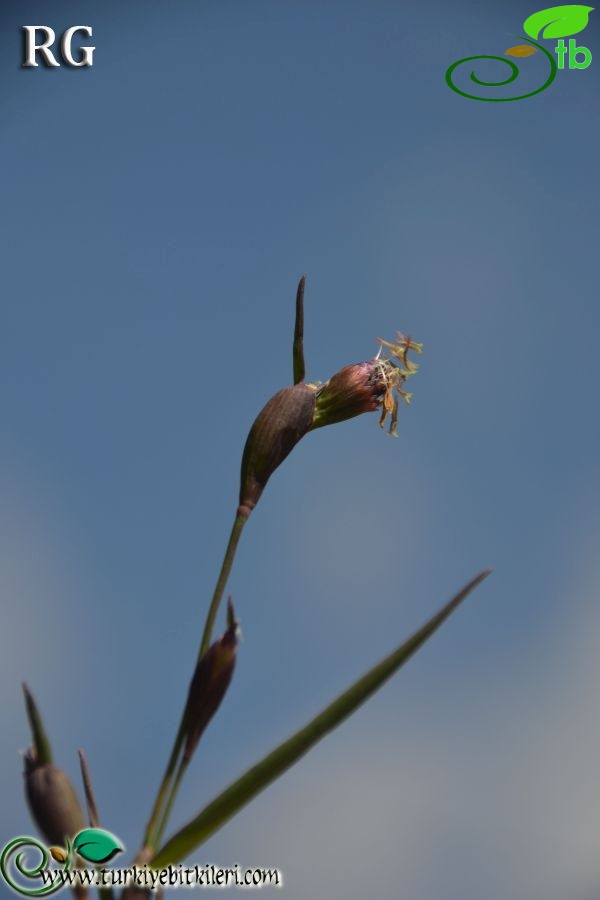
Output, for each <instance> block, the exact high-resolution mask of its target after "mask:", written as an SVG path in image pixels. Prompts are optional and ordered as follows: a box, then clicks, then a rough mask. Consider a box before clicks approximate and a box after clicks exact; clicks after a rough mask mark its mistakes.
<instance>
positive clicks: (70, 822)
mask: <svg viewBox="0 0 600 900" xmlns="http://www.w3.org/2000/svg"><path fill="white" fill-rule="evenodd" d="M24 776H25V794H26V796H27V802H28V804H29V809H30V810H31V815H32V816H33V819H34V821H35V823H36V825H37V827H38V828H39V830H40V831H41V833H42V834H43V836H44V837H45V838H46V840H47V841H48V842H49V843H51V844H63V843H64V842H65V839H66V838H72V837H73V836H74V835H75V834H77V833H78V832H79V831H81V830H82V829H83V828H85V821H84V818H83V812H82V811H81V806H80V804H79V800H78V799H77V794H76V793H75V789H74V787H73V785H72V784H71V781H70V779H69V776H68V775H67V774H66V773H65V772H63V771H62V769H59V768H58V767H57V766H55V765H54V764H53V763H42V764H38V763H37V760H36V755H35V751H34V750H33V749H32V750H29V751H28V752H27V753H26V754H25V771H24Z"/></svg>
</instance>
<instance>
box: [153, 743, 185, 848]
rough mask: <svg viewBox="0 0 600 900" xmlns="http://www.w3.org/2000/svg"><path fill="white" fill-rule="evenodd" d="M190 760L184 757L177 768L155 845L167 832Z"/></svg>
mask: <svg viewBox="0 0 600 900" xmlns="http://www.w3.org/2000/svg"><path fill="white" fill-rule="evenodd" d="M188 764H189V761H186V760H185V759H182V760H181V761H180V763H179V769H178V770H177V775H176V776H175V780H174V781H173V786H172V787H171V793H170V794H169V799H168V800H167V802H166V804H165V809H164V812H163V814H162V818H161V820H160V825H159V826H158V828H157V830H156V834H155V836H154V840H153V845H154V847H155V848H156V847H158V846H159V844H160V842H161V841H162V839H163V835H164V833H165V829H166V827H167V823H168V821H169V816H170V815H171V810H172V809H173V804H174V802H175V797H176V796H177V793H178V791H179V785H180V784H181V781H182V779H183V776H184V775H185V773H186V772H187V767H188Z"/></svg>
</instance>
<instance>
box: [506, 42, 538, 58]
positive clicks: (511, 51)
mask: <svg viewBox="0 0 600 900" xmlns="http://www.w3.org/2000/svg"><path fill="white" fill-rule="evenodd" d="M534 53H537V47H532V46H531V44H518V45H517V46H516V47H509V48H508V50H505V51H504V55H505V56H532V55H533V54H534Z"/></svg>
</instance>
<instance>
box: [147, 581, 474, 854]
mask: <svg viewBox="0 0 600 900" xmlns="http://www.w3.org/2000/svg"><path fill="white" fill-rule="evenodd" d="M490 571H491V570H490V569H485V570H484V571H483V572H480V574H479V575H477V576H476V577H475V578H473V580H472V581H470V582H469V583H468V584H467V585H466V586H465V587H464V588H463V589H462V590H461V591H459V593H458V594H456V596H455V597H453V598H452V600H450V602H449V603H447V604H446V606H444V607H442V609H441V610H440V611H439V612H438V613H437V614H436V615H435V616H433V617H432V618H431V619H430V620H429V621H428V622H427V623H426V624H425V625H423V627H422V628H420V629H419V630H418V631H416V632H415V633H414V634H413V635H412V637H410V638H409V639H408V640H407V641H405V642H404V643H403V644H401V645H400V646H399V647H398V648H397V649H396V650H394V651H393V652H392V653H390V655H389V656H386V657H385V659H383V660H382V661H381V662H380V663H378V664H377V665H376V666H374V667H373V668H372V669H370V670H369V671H368V672H367V674H366V675H363V677H362V678H360V679H359V680H358V681H357V682H355V683H354V684H353V685H352V687H350V688H349V689H348V690H347V691H345V692H344V693H343V694H341V695H340V696H339V697H338V698H337V699H336V700H334V701H333V703H331V704H330V705H329V706H327V707H326V708H325V709H324V710H323V712H321V713H320V714H319V715H318V716H316V717H315V718H314V719H313V720H312V721H311V722H309V723H308V725H306V726H305V727H304V728H302V729H300V731H297V732H296V734H294V735H292V737H291V738H288V740H287V741H284V742H283V744H280V745H279V747H277V748H276V749H275V750H273V751H272V752H271V753H269V754H268V756H265V758H264V759H262V760H261V761H260V762H259V763H257V764H256V765H255V766H253V767H252V768H251V769H249V770H248V771H247V772H246V773H245V774H244V775H242V777H241V778H238V780H237V781H234V782H233V784H231V785H230V786H229V787H228V788H227V789H226V790H225V791H223V793H222V794H220V795H219V796H218V797H217V798H216V799H215V800H213V801H212V803H209V804H208V806H206V807H205V808H204V809H203V810H202V811H201V812H200V813H199V815H198V816H196V818H195V819H192V821H191V822H188V823H187V825H184V827H183V828H182V829H181V830H180V831H178V832H177V834H175V835H174V837H172V838H171V839H170V840H169V841H168V842H167V843H166V844H165V845H164V846H163V847H162V848H161V849H160V850H159V851H158V853H157V854H156V856H155V857H154V859H153V860H152V866H153V868H156V869H160V868H163V867H164V866H167V865H170V864H173V863H177V862H179V861H180V860H182V859H183V858H184V857H186V856H187V855H188V854H189V853H190V852H191V851H192V850H195V849H196V847H198V846H199V845H200V844H202V843H203V842H204V841H205V840H206V839H207V838H208V837H210V835H211V834H213V833H214V832H215V831H217V829H219V828H220V827H221V826H222V825H224V824H225V822H227V821H228V820H229V819H231V818H232V816H234V815H235V814H236V813H237V812H239V810H240V809H242V807H244V806H245V805H246V804H247V803H249V802H250V800H252V799H253V798H254V797H256V795H257V794H259V793H260V791H262V790H263V789H264V788H266V787H267V786H268V785H269V784H271V782H272V781H275V779H276V778H278V777H279V775H281V774H282V773H283V772H285V771H286V769H289V768H290V766H292V765H293V764H294V763H295V762H296V761H297V760H298V759H300V757H301V756H304V754H305V753H306V752H307V751H308V750H310V749H311V747H313V746H314V745H315V744H316V743H317V742H318V741H320V740H321V738H322V737H324V736H325V735H326V734H328V733H329V732H330V731H333V729H334V728H335V727H336V726H337V725H339V724H340V722H343V720H344V719H346V718H347V717H348V716H349V715H350V714H351V713H353V712H354V710H355V709H357V708H358V707H359V706H360V705H361V704H362V703H364V702H365V700H367V699H368V698H369V697H370V696H371V695H372V694H374V693H375V691H377V690H378V688H380V687H381V685H382V684H384V683H385V682H386V681H387V680H388V679H389V678H391V676H392V675H393V674H394V673H395V672H396V671H397V670H398V669H399V668H400V667H401V666H402V665H403V664H404V663H405V662H406V661H407V660H408V659H409V658H410V657H411V656H412V655H413V653H415V652H416V651H417V650H418V649H419V647H420V646H421V645H422V644H424V643H425V641H426V640H427V639H428V638H429V637H431V635H432V634H433V633H434V631H436V630H437V629H438V628H439V627H440V625H441V624H442V622H444V621H445V620H446V619H447V618H448V616H449V615H450V614H451V613H452V612H454V610H455V609H456V607H457V606H459V604H460V603H461V602H462V601H463V600H464V599H465V597H466V596H467V594H469V593H470V592H471V591H472V590H473V589H474V588H475V587H477V585H478V584H480V583H481V582H482V581H483V580H484V578H487V576H488V575H489V574H490Z"/></svg>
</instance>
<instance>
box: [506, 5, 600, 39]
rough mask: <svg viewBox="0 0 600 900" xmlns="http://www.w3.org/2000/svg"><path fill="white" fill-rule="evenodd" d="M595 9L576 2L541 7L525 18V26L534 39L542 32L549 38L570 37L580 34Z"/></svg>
mask: <svg viewBox="0 0 600 900" xmlns="http://www.w3.org/2000/svg"><path fill="white" fill-rule="evenodd" d="M593 9H594V7H593V6H579V5H576V4H569V5H567V6H551V7H550V8H549V9H541V10H540V11H539V12H536V13H534V14H533V15H532V16H529V18H528V19H525V22H524V23H523V28H524V30H525V33H526V34H528V35H529V37H531V38H534V40H535V39H536V38H537V37H538V36H539V34H540V32H542V37H544V38H549V39H550V38H561V37H568V35H571V34H579V32H580V31H583V29H584V28H585V26H586V25H587V23H588V16H589V14H590V13H591V12H592V11H593ZM542 29H543V31H542Z"/></svg>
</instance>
